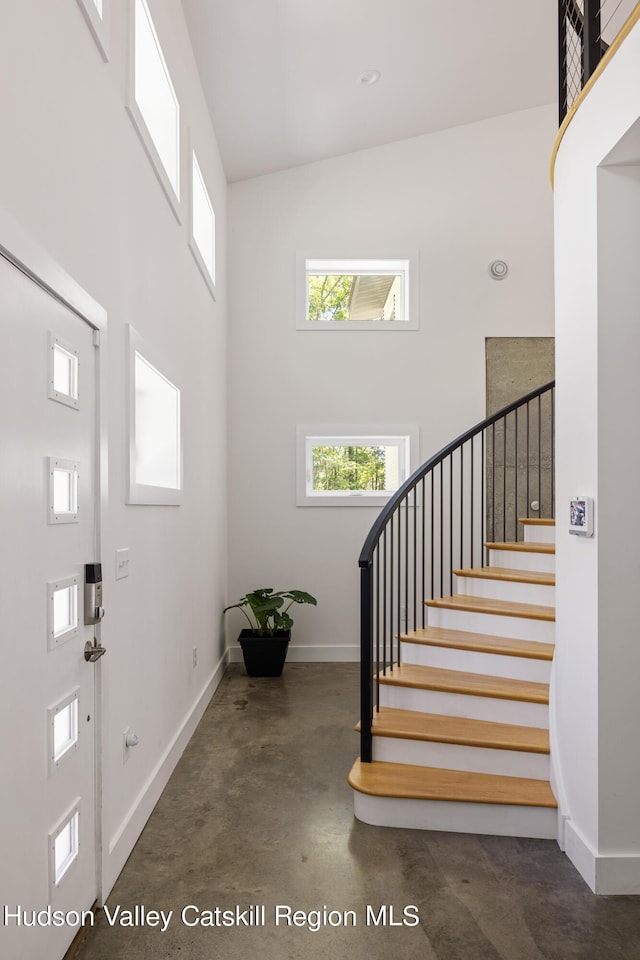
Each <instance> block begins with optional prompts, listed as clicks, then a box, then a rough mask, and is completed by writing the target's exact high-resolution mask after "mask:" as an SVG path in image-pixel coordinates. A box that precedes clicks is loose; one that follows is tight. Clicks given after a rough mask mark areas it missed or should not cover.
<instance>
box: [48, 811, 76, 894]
mask: <svg viewBox="0 0 640 960" xmlns="http://www.w3.org/2000/svg"><path fill="white" fill-rule="evenodd" d="M76 814H77V815H78V820H77V827H76V833H75V853H74V856H73V857H71V858H70V859H69V861H68V863H67V864H66V865H65V868H64V871H63V873H62V875H61V876H60V879H59V880H56V838H57V837H58V836H59V835H60V833H62V831H63V830H64V828H65V827H66V826H67V824H68V823H69V821H70V820H72V819H73V818H74V817H75V816H76ZM80 828H81V816H80V798H78V799H77V800H76V802H75V803H74V805H73V806H72V807H71V809H70V810H68V811H67V813H66V814H65V815H64V817H63V818H62V819H61V820H59V821H58V823H57V824H56V826H55V827H54V828H53V830H52V831H51V833H50V834H49V899H50V901H53V900H54V898H55V893H56V890H57V889H58V888H59V887H60V886H61V884H63V883H64V881H65V878H66V877H67V876H68V875H69V870H70V869H71V867H73V865H74V863H77V862H78V857H79V856H80Z"/></svg>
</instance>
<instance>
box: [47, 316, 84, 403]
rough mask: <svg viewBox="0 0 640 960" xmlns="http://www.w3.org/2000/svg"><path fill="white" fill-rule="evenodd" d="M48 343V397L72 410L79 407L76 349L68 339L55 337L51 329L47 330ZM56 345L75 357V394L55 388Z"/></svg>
mask: <svg viewBox="0 0 640 960" xmlns="http://www.w3.org/2000/svg"><path fill="white" fill-rule="evenodd" d="M47 336H48V344H49V399H50V400H55V401H56V402H57V403H63V404H64V405H65V406H67V407H71V408H72V409H73V410H79V409H80V400H79V398H80V390H79V384H78V380H79V378H80V362H79V360H78V350H77V348H76V346H75V345H74V344H73V343H69V341H68V340H61V339H60V337H56V335H55V333H53V331H51V330H49V331H48V334H47ZM56 346H58V347H60V348H61V349H62V350H64V351H65V353H68V354H69V355H70V356H71V357H75V358H76V364H75V377H76V384H75V386H76V395H73V394H69V393H62V392H61V391H60V390H56V389H55V377H54V359H55V348H56Z"/></svg>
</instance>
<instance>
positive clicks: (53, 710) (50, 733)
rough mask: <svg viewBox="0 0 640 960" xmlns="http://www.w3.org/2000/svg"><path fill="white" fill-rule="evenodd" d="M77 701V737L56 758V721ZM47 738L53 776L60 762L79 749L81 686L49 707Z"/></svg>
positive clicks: (50, 770)
mask: <svg viewBox="0 0 640 960" xmlns="http://www.w3.org/2000/svg"><path fill="white" fill-rule="evenodd" d="M74 700H75V701H76V703H77V706H76V731H75V734H76V738H75V740H74V741H73V742H71V743H69V744H68V746H67V747H66V748H65V749H64V750H63V752H62V753H61V754H60V756H59V757H58V758H57V759H56V755H55V738H54V729H55V728H54V723H55V718H56V717H57V715H58V714H59V713H60V712H61V711H62V710H64V709H65V707H68V706H69V704H70V703H73V701H74ZM47 739H48V744H49V776H50V777H52V776H53V775H54V773H55V772H56V771H57V769H58V767H59V766H60V764H62V763H64V762H65V761H66V760H67V759H68V758H69V757H70V756H72V755H73V753H74V752H75V751H76V750H77V749H78V743H79V742H80V687H76V688H75V690H73V691H72V692H71V693H70V694H69V695H68V696H67V697H65V698H64V699H63V700H60V702H59V703H56V704H55V705H54V706H53V707H49V709H48V710H47Z"/></svg>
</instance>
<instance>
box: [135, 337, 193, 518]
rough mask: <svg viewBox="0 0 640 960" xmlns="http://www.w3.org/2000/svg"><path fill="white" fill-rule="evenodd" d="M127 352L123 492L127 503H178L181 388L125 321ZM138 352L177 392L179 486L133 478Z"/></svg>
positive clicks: (179, 495) (179, 489) (179, 468)
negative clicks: (126, 483) (125, 476)
mask: <svg viewBox="0 0 640 960" xmlns="http://www.w3.org/2000/svg"><path fill="white" fill-rule="evenodd" d="M127 341H128V343H127V354H128V362H129V370H128V376H127V382H128V397H127V403H128V408H129V442H128V445H127V446H128V463H127V473H128V478H129V488H128V495H127V501H126V502H127V503H128V504H140V505H155V506H169V507H170V506H179V505H180V504H181V503H182V487H183V464H182V391H181V390H180V388H179V387H178V386H177V384H176V382H175V379H173V378H170V377H169V376H167V374H166V373H165V372H164V370H165V369H166V367H165V365H164V364H163V363H159V362H157V357H156V356H155V351H153V350H150V349H149V347H148V346H147V344H146V343H145V341H144V340H143V338H142V337H141V336H140V334H139V333H138V332H137V331H136V330H135V329H134V328H133V327H132V326H131V325H130V324H127ZM136 353H138V354H140V356H142V357H143V359H144V360H146V361H147V362H148V363H149V364H151V365H152V366H153V367H154V368H155V369H156V370H157V372H158V373H159V374H160V375H161V376H162V377H164V378H165V379H166V380H167V381H168V382H169V383H170V384H171V385H172V386H174V387H175V388H176V389H177V390H178V392H179V403H180V407H179V410H178V471H179V474H180V481H179V486H178V487H177V488H174V487H156V486H150V485H149V484H144V483H137V481H136V405H135V398H136V384H135V369H136V364H135V357H136Z"/></svg>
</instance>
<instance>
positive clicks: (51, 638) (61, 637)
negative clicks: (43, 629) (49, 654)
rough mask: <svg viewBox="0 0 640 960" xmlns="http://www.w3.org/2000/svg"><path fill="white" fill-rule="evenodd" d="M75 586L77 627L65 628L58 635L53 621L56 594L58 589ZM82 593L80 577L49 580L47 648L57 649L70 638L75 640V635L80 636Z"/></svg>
mask: <svg viewBox="0 0 640 960" xmlns="http://www.w3.org/2000/svg"><path fill="white" fill-rule="evenodd" d="M74 586H75V587H76V610H75V612H76V625H75V627H70V628H69V629H68V630H65V631H64V632H63V633H60V634H58V636H57V637H56V636H55V632H54V622H53V602H54V601H53V598H54V595H55V594H56V593H57V591H58V590H64V589H66V588H67V587H74ZM80 593H81V591H80V580H79V578H78V577H64V578H61V579H59V580H49V581H48V582H47V648H48V649H49V650H55V649H56V647H59V646H60V645H61V644H63V643H66V642H67V641H68V640H73V638H74V637H77V636H78V630H79V625H80V619H81V616H82V597H81V595H80Z"/></svg>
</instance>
